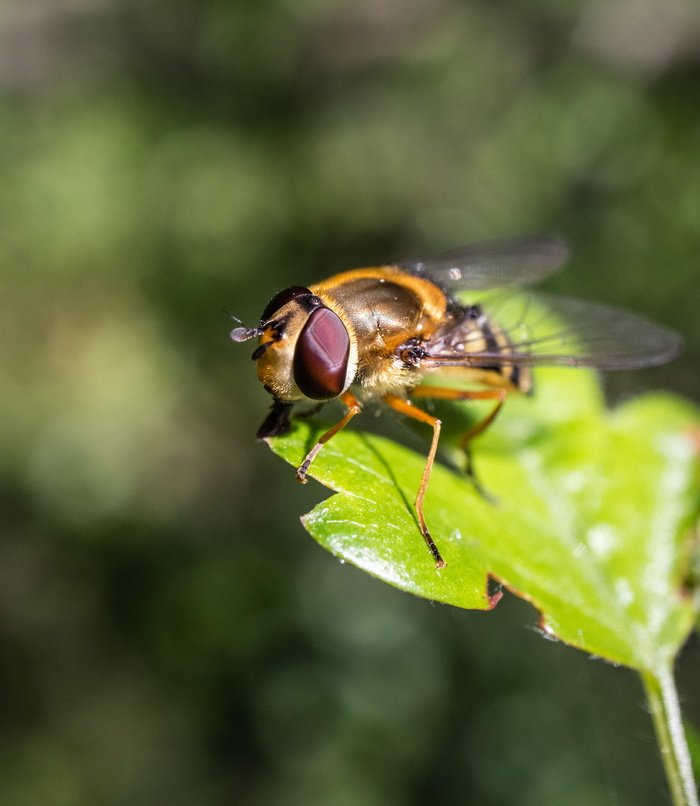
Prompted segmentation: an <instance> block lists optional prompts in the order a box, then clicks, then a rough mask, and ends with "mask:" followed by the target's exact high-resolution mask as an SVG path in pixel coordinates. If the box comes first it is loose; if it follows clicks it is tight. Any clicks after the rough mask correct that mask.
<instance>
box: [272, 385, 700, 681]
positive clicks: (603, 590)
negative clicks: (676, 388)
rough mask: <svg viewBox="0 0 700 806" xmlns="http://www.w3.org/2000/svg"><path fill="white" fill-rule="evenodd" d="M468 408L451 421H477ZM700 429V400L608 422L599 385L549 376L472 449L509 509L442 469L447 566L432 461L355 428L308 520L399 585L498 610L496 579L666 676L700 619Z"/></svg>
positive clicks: (335, 442)
mask: <svg viewBox="0 0 700 806" xmlns="http://www.w3.org/2000/svg"><path fill="white" fill-rule="evenodd" d="M475 408H476V407H475ZM456 409H457V407H455V406H452V414H451V415H449V416H447V417H445V420H446V425H449V424H451V423H454V422H458V421H460V419H461V418H462V417H463V412H464V411H471V409H470V407H464V406H461V407H459V409H457V412H456V414H455V410H456ZM440 416H441V417H442V416H443V414H442V413H441V414H440ZM360 421H361V417H358V418H356V419H355V421H354V422H355V423H358V424H359V422H360ZM699 422H700V417H699V415H698V412H697V411H696V410H695V409H694V408H693V407H692V406H691V405H690V404H688V403H686V402H684V401H683V400H681V399H678V398H675V397H672V396H670V395H666V394H649V395H645V396H642V397H639V398H637V399H634V400H631V401H629V402H627V403H625V404H624V405H621V406H619V407H617V408H615V409H613V410H607V409H606V408H605V406H604V403H603V401H602V395H601V392H600V388H599V386H598V383H597V380H596V376H595V375H594V374H593V373H590V372H586V371H571V370H566V369H563V370H562V369H559V370H540V371H539V373H538V375H537V393H536V394H535V395H534V396H532V397H521V398H519V399H518V398H516V397H515V396H513V397H512V398H511V399H509V400H508V402H507V403H506V406H505V409H504V412H503V413H502V415H501V416H500V417H499V420H498V421H497V422H496V423H495V424H494V426H493V427H492V428H491V429H489V431H488V432H487V434H485V435H484V436H483V437H481V438H479V440H478V441H477V443H476V444H475V446H474V460H475V466H476V469H477V473H478V476H479V479H480V481H481V482H482V484H483V486H484V487H485V488H486V490H488V492H489V493H490V494H491V495H493V496H495V498H496V500H497V502H496V503H494V502H491V501H489V500H487V499H486V498H485V497H484V496H481V495H479V494H478V493H477V492H476V490H475V489H474V485H473V484H472V482H471V481H470V479H469V478H467V477H466V476H465V475H464V474H462V473H460V472H458V471H455V470H453V469H450V468H449V467H446V466H444V465H436V466H435V469H434V471H433V475H432V477H431V481H430V486H429V489H428V493H427V496H426V502H425V514H426V518H427V521H428V525H429V528H430V529H431V532H432V534H433V537H434V538H435V541H436V543H437V545H438V547H439V548H440V551H441V553H442V555H443V557H444V558H445V560H446V561H447V568H444V569H441V570H437V569H436V568H435V567H434V564H433V561H432V559H431V557H430V554H429V553H428V550H427V548H426V546H425V543H424V541H423V538H422V536H421V533H420V531H419V530H418V526H417V524H416V519H415V513H414V508H413V501H414V499H415V495H416V492H417V489H418V484H419V481H420V477H421V473H422V470H423V467H424V464H425V456H424V455H418V454H416V453H414V452H413V451H411V450H408V449H407V448H405V447H403V446H401V445H398V444H396V443H395V442H392V441H390V440H387V439H384V438H382V437H378V436H374V435H370V434H366V433H362V432H360V431H357V430H353V429H351V428H348V429H346V430H345V431H343V432H341V433H340V434H338V435H337V436H335V437H334V438H333V439H332V440H330V441H329V443H328V444H327V445H326V446H325V447H324V448H323V450H322V451H321V453H320V454H319V456H318V457H317V459H316V460H315V462H314V463H313V465H312V468H311V475H313V477H314V478H316V479H318V480H319V481H320V482H321V483H322V484H324V485H326V486H327V487H329V488H331V489H332V490H335V491H337V494H335V495H332V496H331V497H330V498H328V499H327V500H326V501H324V502H322V503H321V504H319V505H318V506H317V507H316V508H315V509H314V510H313V511H312V512H311V513H310V514H308V515H307V516H305V518H304V519H303V521H304V524H305V526H306V528H307V529H308V530H309V532H310V533H311V534H312V535H313V536H314V537H315V538H316V540H317V541H318V542H319V543H320V544H321V545H323V546H324V547H326V548H327V549H328V550H330V551H331V552H333V554H335V555H336V556H338V557H340V558H342V559H343V560H346V561H348V562H351V563H353V564H355V565H356V566H358V567H359V568H363V569H364V570H366V571H368V572H369V573H371V574H374V575H375V576H377V577H379V578H380V579H383V580H385V581H386V582H389V583H390V584H392V585H395V586H397V587H399V588H402V589H404V590H407V591H410V592H412V593H415V594H418V595H420V596H425V597H428V598H430V599H435V600H439V601H442V602H447V603H449V604H452V605H456V606H458V607H464V608H478V609H486V608H489V607H491V606H492V605H493V604H494V603H495V601H494V600H493V599H492V598H490V597H489V583H488V581H489V577H491V578H494V579H496V580H498V581H500V582H502V583H503V584H504V585H506V586H507V587H508V588H509V589H511V590H513V591H514V592H515V593H517V594H518V595H520V596H522V597H523V598H525V599H527V600H529V601H530V602H531V603H532V604H533V605H534V606H535V607H536V608H537V609H538V610H539V611H540V613H541V619H542V627H543V629H544V630H545V631H546V633H548V634H550V635H552V636H556V637H557V638H559V639H561V640H563V641H566V642H567V643H569V644H572V645H574V646H577V647H580V648H581V649H584V650H586V651H587V652H591V653H593V654H596V655H600V656H603V657H606V658H608V659H610V660H611V661H613V662H617V663H621V664H625V665H627V666H630V667H633V668H636V669H658V668H660V667H661V666H663V665H664V664H667V663H668V662H669V660H670V659H672V658H673V656H674V655H675V653H676V652H677V650H678V648H679V646H680V645H681V644H682V643H683V641H684V640H685V638H686V636H687V634H688V632H689V630H690V629H691V627H692V625H693V622H694V619H695V615H696V602H695V600H694V599H693V597H692V596H691V595H690V594H689V592H688V591H687V590H686V580H687V574H688V568H689V558H690V548H691V543H690V538H691V536H692V534H693V533H694V527H695V523H696V519H697V514H698V509H699V504H700V500H699V499H700V495H699V490H700V487H699V486H698V475H699V472H698V471H699V465H698V451H697V445H696V443H695V441H694V440H693V439H692V438H691V432H692V430H693V429H697V428H698V427H699V425H698V423H699ZM325 428H327V424H325V423H319V422H317V421H316V422H315V421H309V420H299V421H297V422H296V424H295V426H294V428H293V429H292V431H291V432H290V433H289V434H288V435H286V436H284V437H280V438H276V439H273V440H270V444H271V446H272V448H273V450H274V451H275V452H276V453H278V454H279V455H280V456H283V457H284V458H285V459H286V460H287V461H289V462H291V463H292V464H294V465H298V464H299V463H300V462H301V461H302V459H303V458H304V456H305V455H306V453H307V452H308V450H309V449H310V448H311V447H312V446H313V444H314V443H315V441H316V440H317V438H318V436H319V435H320V434H321V433H323V431H324V430H325ZM426 430H428V431H429V429H426ZM449 431H450V428H446V435H447V436H446V440H445V442H446V443H449ZM448 452H449V445H448ZM453 458H454V457H453Z"/></svg>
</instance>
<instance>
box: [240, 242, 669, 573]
mask: <svg viewBox="0 0 700 806" xmlns="http://www.w3.org/2000/svg"><path fill="white" fill-rule="evenodd" d="M567 254H568V249H567V246H566V244H565V242H564V241H563V240H562V239H560V238H559V237H557V236H553V235H536V236H526V237H519V238H511V239H506V240H498V241H485V242H482V243H478V244H474V245H471V246H465V247H462V248H459V249H455V250H452V251H450V252H445V253H443V254H440V255H436V256H434V257H431V258H427V259H425V260H409V261H404V262H399V263H395V264H391V265H384V266H379V267H375V268H364V269H354V270H351V271H346V272H342V273H340V274H336V275H334V276H333V277H330V278H329V279H327V280H324V281H322V282H320V283H316V284H314V285H310V286H308V287H306V286H292V287H291V288H287V289H285V290H283V291H280V292H279V293H278V294H276V295H275V296H274V297H273V298H272V299H271V300H270V302H269V303H268V304H267V306H266V307H265V310H264V311H263V313H262V316H261V317H260V322H259V324H258V326H257V327H255V328H245V327H238V328H236V329H235V330H233V331H232V333H231V338H232V339H233V340H234V341H236V342H242V341H246V340H248V339H251V338H257V339H259V343H258V346H257V347H256V349H255V351H254V352H253V356H252V357H253V359H254V360H255V361H257V371H258V378H259V379H260V381H261V382H262V383H263V385H264V387H265V389H266V390H267V391H268V392H269V393H270V394H271V395H272V398H273V404H272V410H271V411H270V413H269V415H268V416H267V418H266V419H265V421H264V422H263V424H262V426H261V427H260V429H259V431H258V434H257V436H258V438H259V439H263V438H265V437H270V436H277V435H280V434H284V433H286V432H287V431H288V430H289V428H290V420H289V418H290V413H291V411H292V407H293V406H294V405H295V404H297V403H304V402H306V403H316V404H320V405H322V404H323V403H324V402H326V401H329V400H332V399H334V398H340V400H341V401H342V402H343V404H344V405H345V406H346V409H347V411H346V413H345V416H344V417H342V419H341V420H339V422H337V423H336V424H335V425H334V426H333V427H332V428H330V429H329V430H328V431H326V432H325V433H324V434H322V436H321V437H320V438H319V440H318V442H317V443H316V444H315V445H314V446H313V448H312V449H311V450H310V451H309V453H308V455H307V456H306V458H305V459H304V461H303V462H302V463H301V465H300V466H299V468H298V470H297V478H298V480H299V481H301V482H305V481H306V475H307V473H308V470H309V467H310V465H311V463H312V462H313V461H314V459H315V458H316V456H317V455H318V453H319V451H320V450H321V449H322V447H323V446H324V445H325V444H326V443H327V442H328V441H329V440H330V439H331V438H332V437H333V436H335V434H337V433H338V432H339V431H340V430H341V429H343V428H344V427H345V426H346V425H347V424H348V423H349V422H350V420H351V419H352V418H353V417H355V416H356V415H357V414H359V413H360V411H361V410H362V403H363V402H365V401H367V400H371V399H380V400H382V401H383V402H384V403H385V404H386V405H387V406H389V407H390V408H392V409H394V410H396V411H398V412H400V413H402V414H404V415H407V416H408V417H413V418H415V419H416V420H419V421H420V422H423V423H426V424H427V425H429V426H431V427H432V429H433V435H432V442H431V445H430V450H429V451H428V457H427V461H426V464H425V469H424V471H423V475H422V477H421V480H420V485H419V487H418V494H417V496H416V499H415V513H416V517H417V521H418V526H419V528H420V531H421V533H422V535H423V537H424V538H425V541H426V543H427V545H428V548H429V549H430V552H431V554H432V556H433V559H434V560H435V564H436V567H438V568H442V567H444V566H445V565H446V563H445V561H444V560H443V558H442V555H441V554H440V551H439V550H438V547H437V545H436V544H435V541H434V540H433V538H432V536H431V534H430V531H429V529H428V526H427V524H426V520H425V515H424V512H423V500H424V498H425V493H426V490H427V487H428V481H429V479H430V473H431V470H432V467H433V463H434V461H435V455H436V452H437V448H438V443H439V439H440V427H441V422H440V420H439V419H438V418H437V417H434V416H432V415H431V414H429V413H427V412H426V411H424V410H423V409H421V408H419V407H417V406H415V405H413V403H412V401H411V399H409V398H412V399H415V398H441V399H448V400H489V401H493V404H494V405H493V408H492V409H491V411H490V413H489V414H488V415H487V416H486V417H484V418H483V419H482V420H481V421H480V422H477V423H476V424H475V425H474V426H473V427H472V428H471V429H470V430H469V431H468V432H467V433H465V434H464V435H463V437H462V440H461V443H462V446H463V447H464V448H465V450H466V449H468V446H469V443H470V442H471V440H472V439H474V437H476V436H478V435H479V434H481V433H482V432H483V431H484V430H485V429H486V428H488V426H489V425H490V424H491V423H492V422H493V420H494V419H495V417H496V416H497V414H498V412H499V411H500V410H501V408H502V406H503V404H504V402H505V399H506V396H507V395H508V394H509V393H513V392H528V391H529V390H530V389H531V385H532V379H531V367H532V366H534V365H539V364H543V365H564V366H572V367H576V366H589V367H597V368H600V369H627V368H632V367H645V366H652V365H656V364H662V363H665V362H667V361H670V360H671V359H672V358H674V357H675V356H676V355H677V354H678V353H679V352H680V350H681V346H682V342H681V339H680V338H679V336H678V335H676V334H675V333H673V332H672V331H670V330H667V329H665V328H662V327H660V326H658V325H655V324H652V323H650V322H647V321H646V320H644V319H642V318H640V317H638V316H635V315H633V314H631V313H627V312H624V311H619V310H616V309H614V308H609V307H605V306H602V305H597V304H593V303H588V302H583V301H580V300H574V299H566V298H562V297H554V296H549V295H539V294H538V295H535V294H534V293H533V292H531V291H528V292H524V291H523V290H522V289H520V290H519V289H518V287H519V286H524V285H529V284H532V283H534V282H536V281H538V280H541V279H543V278H544V277H547V276H548V275H550V274H551V273H553V272H554V271H555V270H556V269H557V268H559V266H560V265H561V264H562V263H563V262H564V260H565V258H566V256H567ZM484 292H489V294H490V295H489V294H486V295H484ZM463 293H471V294H472V295H477V296H478V295H481V296H482V297H484V298H483V299H481V300H479V301H468V302H465V301H463V300H462V299H461V294H463ZM458 295H460V296H458ZM499 300H500V301H499ZM504 300H505V301H506V303H505V307H504V302H503V301H504ZM514 301H515V302H514ZM440 372H450V373H451V374H452V375H454V373H455V372H457V373H458V374H459V376H460V378H462V379H463V380H464V382H465V383H469V384H478V386H479V387H480V388H477V389H457V388H453V387H449V386H440V385H429V384H426V383H424V379H425V378H426V377H429V376H431V375H435V374H438V373H440ZM443 383H444V382H443Z"/></svg>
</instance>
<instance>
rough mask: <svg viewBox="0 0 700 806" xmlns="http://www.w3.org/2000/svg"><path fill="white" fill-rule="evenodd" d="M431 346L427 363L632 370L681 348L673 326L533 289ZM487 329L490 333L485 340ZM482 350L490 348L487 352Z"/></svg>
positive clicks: (491, 305)
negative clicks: (672, 328)
mask: <svg viewBox="0 0 700 806" xmlns="http://www.w3.org/2000/svg"><path fill="white" fill-rule="evenodd" d="M481 308H482V310H483V318H482V319H481V320H479V319H475V318H473V317H472V318H467V319H465V320H464V321H462V322H461V323H459V324H457V325H455V326H454V327H452V328H448V329H446V330H445V331H444V332H443V333H441V334H439V335H438V336H437V338H435V339H433V340H432V341H431V342H430V343H429V344H428V345H426V350H427V356H426V361H427V363H424V364H423V366H425V367H430V366H433V367H435V368H439V367H440V366H475V367H484V366H493V365H494V364H502V365H507V366H511V365H516V364H521V365H535V364H541V365H562V366H572V367H576V366H583V367H598V368H599V369H606V370H607V369H631V368H637V367H650V366H656V365H658V364H665V363H666V362H668V361H671V360H672V359H673V358H675V357H676V356H677V355H678V354H679V353H680V352H681V350H682V349H683V341H682V339H681V337H680V336H679V335H678V334H677V333H675V332H674V331H672V330H669V329H667V328H665V327H662V326H660V325H657V324H654V323H652V322H649V321H648V320H646V319H643V318H642V317H641V316H636V315H635V314H632V313H628V312H627V311H623V310H619V309H617V308H612V307H608V306H605V305H598V304H595V303H590V302H584V301H581V300H577V299H568V298H565V297H557V296H553V295H549V294H539V293H538V294H534V293H531V292H528V293H520V294H517V293H516V294H510V295H508V296H507V297H506V296H504V295H501V298H500V299H498V298H494V299H492V300H491V302H489V300H488V299H486V300H484V301H483V303H482V304H481ZM485 332H486V333H487V334H488V336H489V337H490V338H488V339H485V337H484V334H485ZM484 348H485V349H484Z"/></svg>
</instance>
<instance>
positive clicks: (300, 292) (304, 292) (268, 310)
mask: <svg viewBox="0 0 700 806" xmlns="http://www.w3.org/2000/svg"><path fill="white" fill-rule="evenodd" d="M310 296H311V292H310V291H309V289H308V288H305V287H304V286H303V285H293V286H292V287H291V288H285V289H284V291H280V292H279V293H277V294H275V296H274V297H273V298H272V299H271V300H270V301H269V302H268V303H267V305H266V306H265V310H264V311H263V312H262V316H261V317H260V325H259V327H262V326H263V325H264V324H265V323H266V322H269V320H270V317H271V316H272V314H274V313H277V311H279V309H280V308H284V306H285V305H286V304H287V303H288V302H291V301H292V300H293V299H296V298H297V297H310Z"/></svg>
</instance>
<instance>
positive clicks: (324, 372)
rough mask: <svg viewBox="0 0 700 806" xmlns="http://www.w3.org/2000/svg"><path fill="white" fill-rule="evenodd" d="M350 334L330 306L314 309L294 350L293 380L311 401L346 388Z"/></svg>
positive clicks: (329, 396) (329, 395)
mask: <svg viewBox="0 0 700 806" xmlns="http://www.w3.org/2000/svg"><path fill="white" fill-rule="evenodd" d="M349 356H350V336H348V331H347V330H346V329H345V325H344V324H343V322H342V321H341V319H340V317H339V316H338V315H337V314H336V313H334V312H333V311H332V310H331V309H330V308H318V309H317V310H315V311H314V312H313V313H312V314H311V316H309V319H308V321H307V323H306V324H305V325H304V329H303V330H302V331H301V333H300V334H299V339H298V340H297V343H296V348H295V350H294V380H295V381H296V384H297V386H298V387H299V389H301V391H302V392H303V393H304V394H305V395H306V396H307V397H310V398H311V399H312V400H330V399H331V398H332V397H338V395H339V394H340V393H341V392H342V391H343V389H344V388H345V376H346V374H347V371H348V358H349Z"/></svg>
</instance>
